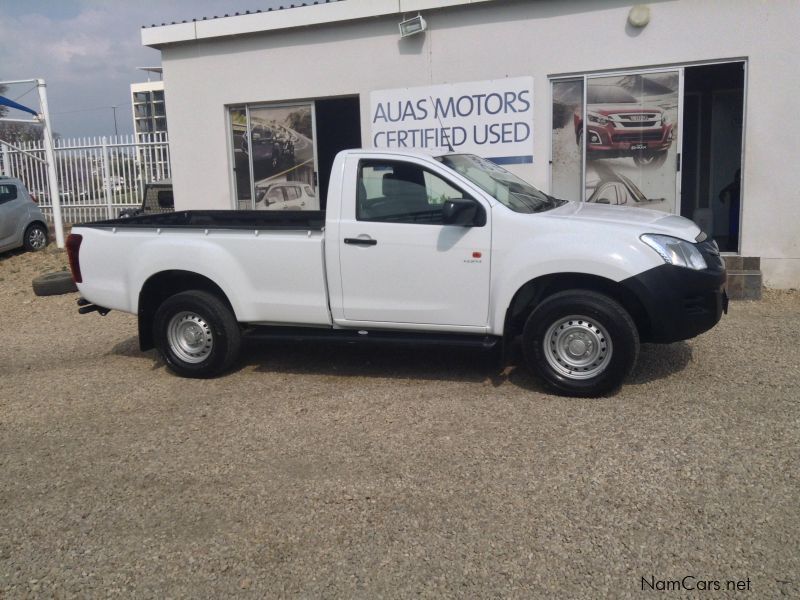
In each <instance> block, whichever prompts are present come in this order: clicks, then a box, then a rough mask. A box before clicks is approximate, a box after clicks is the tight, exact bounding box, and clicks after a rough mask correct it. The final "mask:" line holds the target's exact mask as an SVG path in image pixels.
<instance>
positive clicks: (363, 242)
mask: <svg viewBox="0 0 800 600" xmlns="http://www.w3.org/2000/svg"><path fill="white" fill-rule="evenodd" d="M344 243H345V244H350V245H352V246H374V245H375V244H377V243H378V240H373V239H369V238H344Z"/></svg>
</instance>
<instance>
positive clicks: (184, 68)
mask: <svg viewBox="0 0 800 600" xmlns="http://www.w3.org/2000/svg"><path fill="white" fill-rule="evenodd" d="M631 4H632V2H622V1H617V0H606V1H604V2H599V1H596V0H574V1H572V0H540V1H507V2H487V3H485V4H479V5H472V6H464V7H457V8H451V9H444V10H439V11H429V12H426V13H424V16H425V18H426V20H427V22H428V31H427V32H426V33H425V34H424V36H416V37H414V38H409V39H406V40H400V39H399V36H398V32H397V23H398V21H399V18H396V17H379V18H375V19H370V20H365V21H358V22H350V23H336V24H333V25H329V26H327V25H326V26H317V27H309V28H305V29H293V30H291V31H284V32H269V33H263V34H252V35H247V36H236V37H228V38H220V39H216V40H207V41H200V42H187V43H184V44H177V45H174V46H165V47H163V48H162V65H163V67H164V81H165V86H166V88H167V89H168V90H169V92H168V93H169V102H168V103H167V119H168V122H169V127H170V141H171V150H172V166H173V179H174V184H175V189H176V199H177V203H178V205H177V206H178V208H179V209H187V208H230V207H232V206H233V201H232V192H231V190H232V185H231V181H232V174H231V164H230V161H231V159H230V156H229V140H228V135H229V132H228V131H227V129H226V127H225V125H226V108H225V107H226V105H229V104H237V103H245V102H265V101H266V102H268V101H283V100H294V99H308V98H318V97H325V96H335V95H348V94H354V93H357V94H360V95H361V108H362V119H361V120H362V136H363V138H364V139H365V140H368V139H369V131H370V126H369V114H368V113H369V92H370V91H371V90H375V89H385V88H396V87H405V86H409V87H410V86H419V85H428V84H435V83H448V82H455V81H474V80H483V79H496V78H499V77H514V76H521V75H532V76H533V77H534V163H533V165H516V166H513V167H511V168H512V169H513V170H514V171H516V172H518V173H519V174H520V175H522V176H523V177H526V178H527V179H529V180H531V181H532V182H533V183H534V184H536V185H537V186H539V187H542V188H543V189H547V183H548V158H549V151H550V132H551V127H550V116H551V115H550V86H549V81H548V75H555V74H565V73H584V72H589V71H595V70H609V69H623V68H632V67H645V66H659V65H671V64H679V63H687V62H693V61H702V60H715V59H720V58H747V59H748V81H747V89H746V90H745V93H746V103H747V111H746V120H745V159H744V160H745V168H744V171H743V184H744V190H743V195H742V207H743V225H742V230H741V235H742V254H743V255H745V256H760V257H762V269H763V271H764V275H765V281H766V283H767V285H769V286H772V287H800V235H799V234H800V225H798V224H799V223H800V192H798V185H797V183H796V181H795V172H796V170H797V167H796V166H795V165H796V163H797V161H798V159H800V152H798V148H800V119H798V118H797V116H796V113H797V110H796V108H795V106H796V105H795V103H794V98H793V97H792V96H791V95H790V94H794V95H798V93H800V69H798V68H797V57H798V56H800V37H798V35H797V31H800V7H799V5H798V3H797V1H796V0H771V1H769V2H767V1H763V2H759V1H756V0H717V1H712V0H662V1H652V2H650V3H649V6H650V8H651V22H650V24H649V25H648V26H647V27H646V28H645V29H643V30H634V29H631V28H630V27H629V26H627V24H626V21H627V14H628V11H629V9H630V6H631Z"/></svg>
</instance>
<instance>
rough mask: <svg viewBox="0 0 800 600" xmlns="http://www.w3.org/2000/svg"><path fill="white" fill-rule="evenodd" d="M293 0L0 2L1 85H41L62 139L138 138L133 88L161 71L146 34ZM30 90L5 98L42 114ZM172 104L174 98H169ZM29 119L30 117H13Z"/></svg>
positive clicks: (21, 88)
mask: <svg viewBox="0 0 800 600" xmlns="http://www.w3.org/2000/svg"><path fill="white" fill-rule="evenodd" d="M292 2H293V0H0V81H8V80H17V79H35V78H42V79H44V80H45V81H46V82H47V99H48V104H49V105H50V117H51V121H52V124H53V130H54V131H56V132H57V133H60V134H61V135H62V136H64V137H83V136H95V135H113V133H114V111H113V110H112V108H111V107H112V106H117V107H118V108H117V110H116V116H117V129H118V131H119V133H121V134H122V133H131V132H132V131H133V116H132V114H131V105H130V101H131V99H130V84H131V83H135V82H139V81H147V74H146V73H144V72H142V71H138V70H137V67H145V66H148V67H149V66H159V65H160V64H161V53H160V52H158V50H154V49H152V48H146V47H143V46H142V44H141V37H140V32H141V26H142V25H147V26H150V25H151V24H153V23H156V24H159V25H160V24H161V23H167V22H171V21H183V20H191V19H193V18H202V17H204V16H207V17H212V16H214V15H217V16H222V15H224V14H233V13H235V12H240V13H241V12H244V11H246V10H249V11H255V10H258V9H261V10H265V9H267V8H270V7H277V6H280V5H285V6H288V5H289V4H292ZM32 87H33V86H32V85H30V84H27V85H14V86H11V87H9V88H8V90H7V91H6V93H5V95H6V96H7V97H9V98H11V99H12V100H17V102H19V103H21V104H24V105H26V106H29V107H31V108H33V109H34V110H38V108H39V106H38V99H37V95H36V92H35V90H33V89H32ZM166 93H167V102H169V91H168V90H167V92H166ZM11 112H12V113H14V114H9V115H8V116H9V117H11V116H14V117H19V118H24V117H25V115H24V113H17V112H16V111H11Z"/></svg>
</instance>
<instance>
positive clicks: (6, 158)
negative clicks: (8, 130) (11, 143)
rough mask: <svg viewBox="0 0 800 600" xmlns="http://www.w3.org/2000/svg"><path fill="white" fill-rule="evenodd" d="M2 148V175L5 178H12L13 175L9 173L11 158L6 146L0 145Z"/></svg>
mask: <svg viewBox="0 0 800 600" xmlns="http://www.w3.org/2000/svg"><path fill="white" fill-rule="evenodd" d="M0 146H2V147H3V173H2V174H3V175H5V176H6V177H13V176H14V173H12V172H11V158H10V157H9V152H8V146H6V145H5V144H0Z"/></svg>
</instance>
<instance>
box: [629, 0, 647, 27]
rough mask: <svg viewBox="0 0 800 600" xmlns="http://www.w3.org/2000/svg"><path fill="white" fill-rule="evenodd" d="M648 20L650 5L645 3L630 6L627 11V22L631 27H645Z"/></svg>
mask: <svg viewBox="0 0 800 600" xmlns="http://www.w3.org/2000/svg"><path fill="white" fill-rule="evenodd" d="M649 22H650V7H649V6H647V5H646V4H637V5H636V6H632V7H631V10H630V12H629V13H628V23H629V24H630V26H631V27H636V28H641V27H645V26H646V25H647V24H648V23H649Z"/></svg>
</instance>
